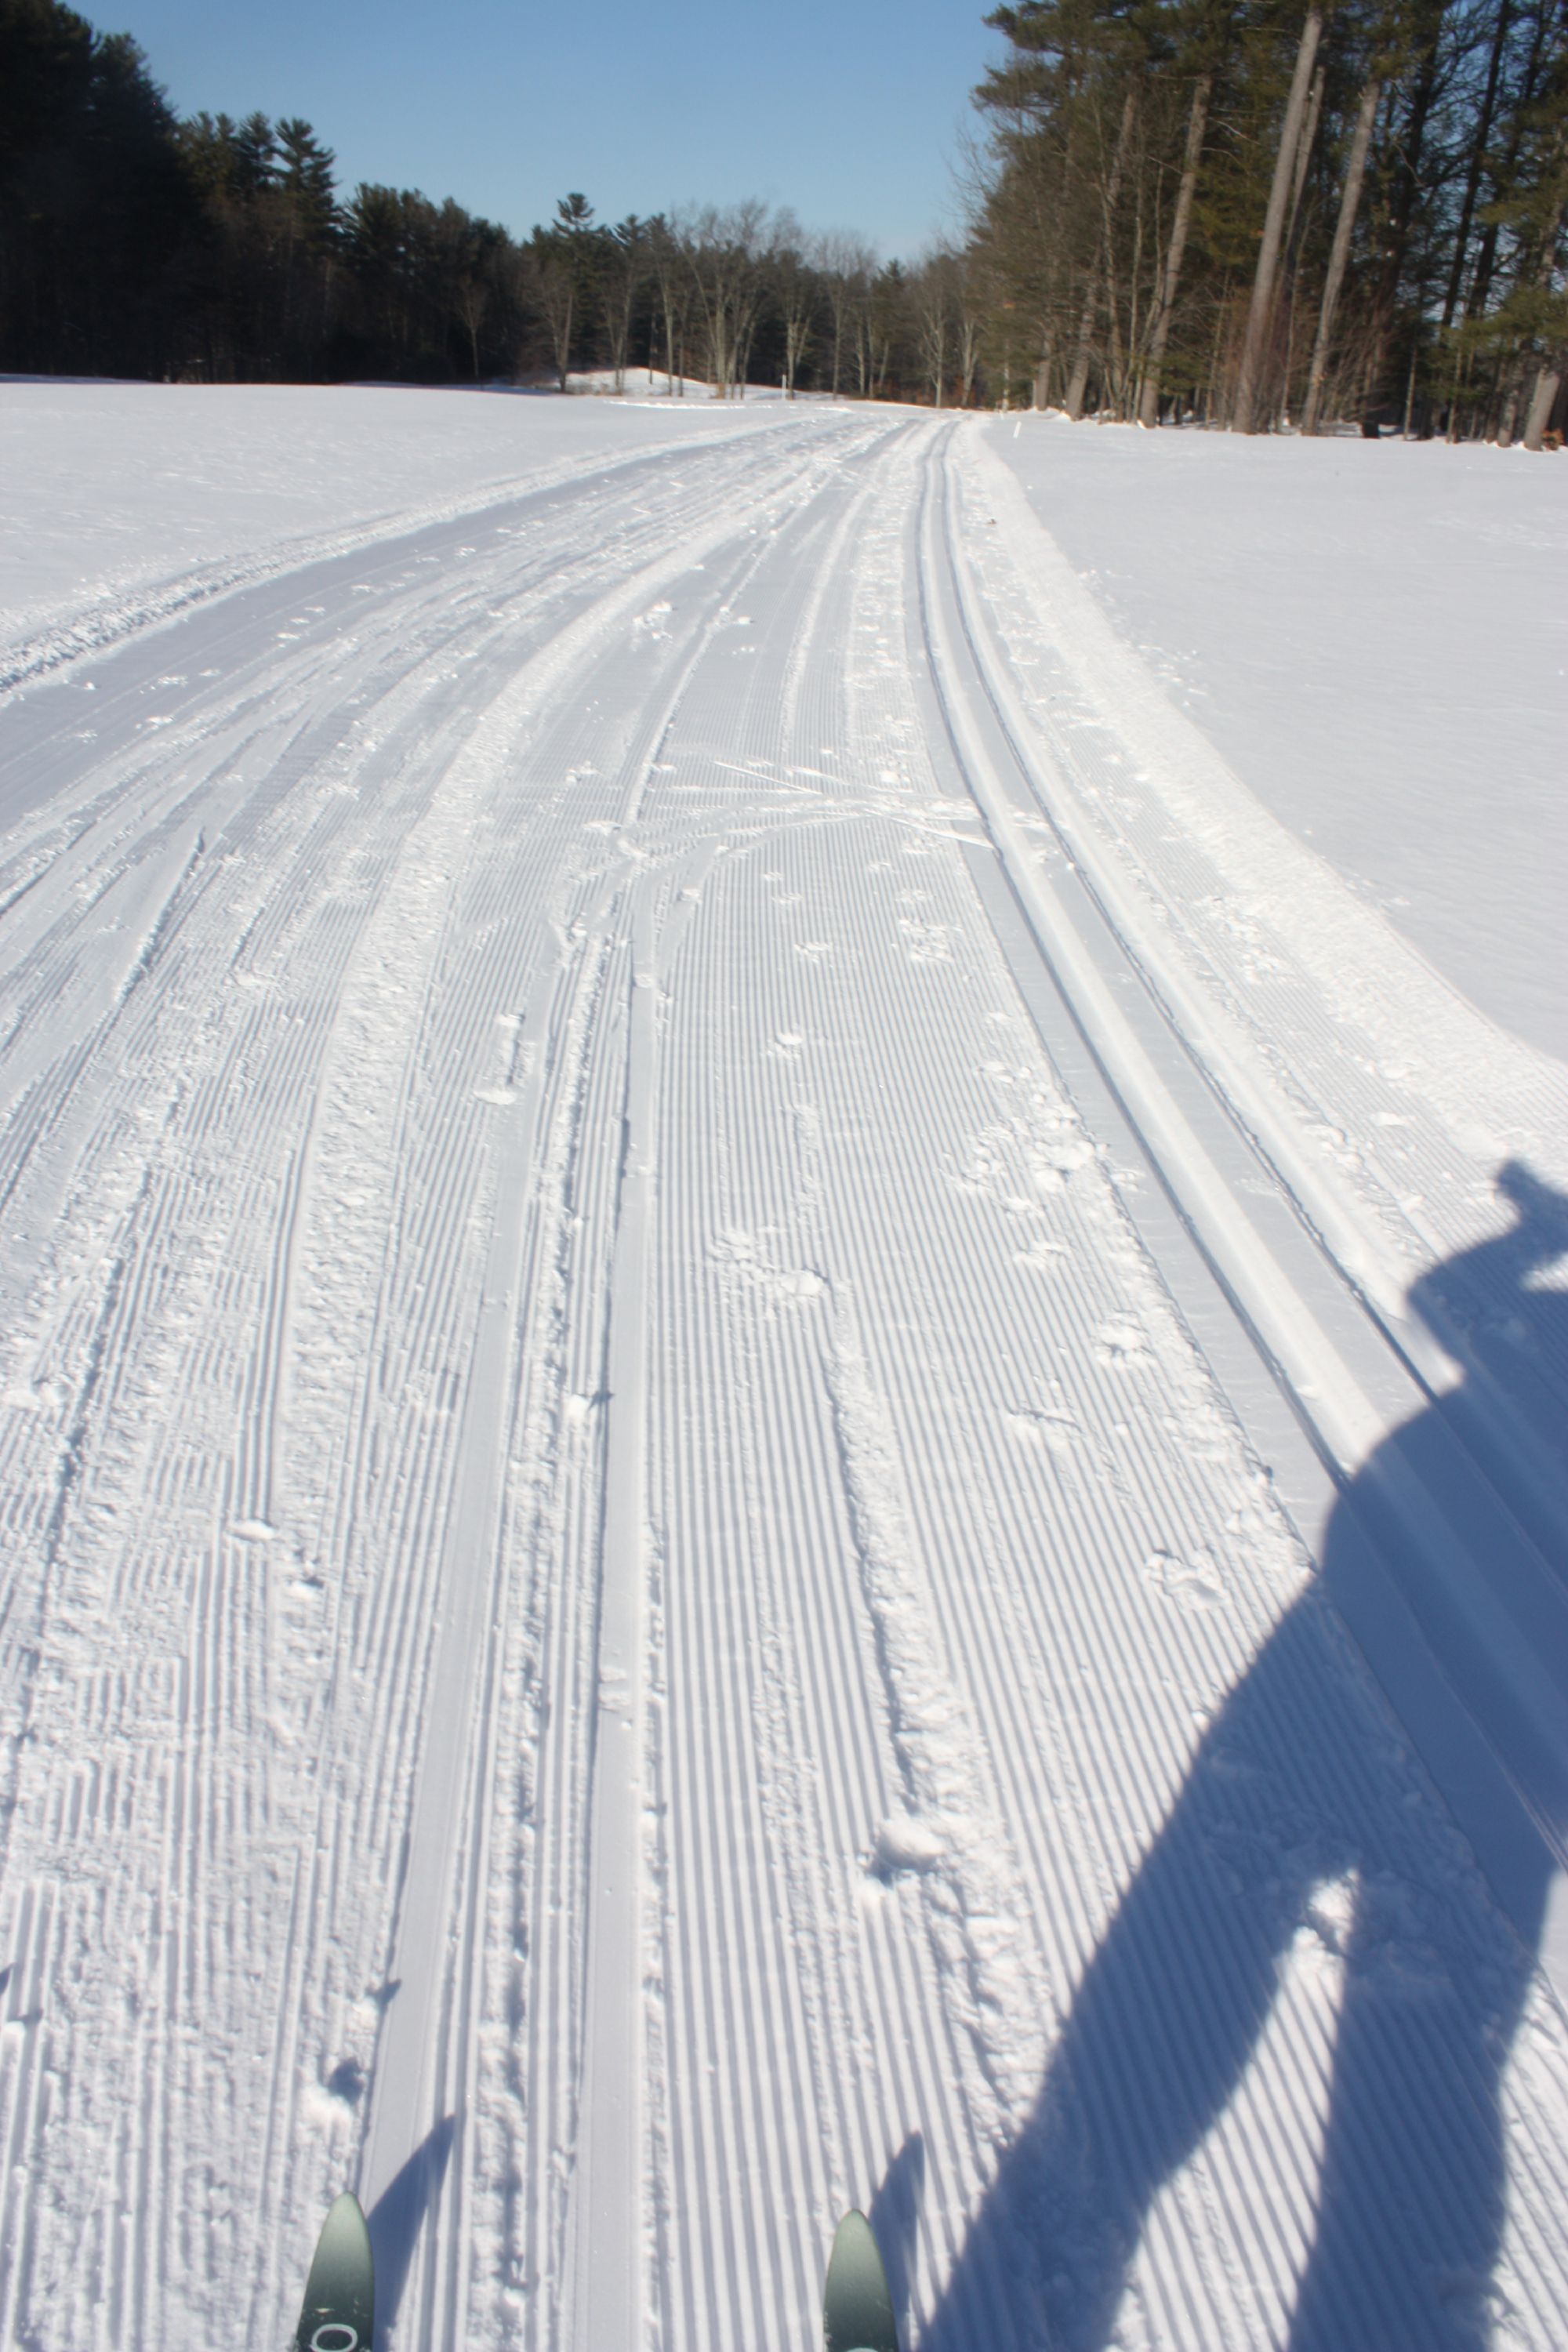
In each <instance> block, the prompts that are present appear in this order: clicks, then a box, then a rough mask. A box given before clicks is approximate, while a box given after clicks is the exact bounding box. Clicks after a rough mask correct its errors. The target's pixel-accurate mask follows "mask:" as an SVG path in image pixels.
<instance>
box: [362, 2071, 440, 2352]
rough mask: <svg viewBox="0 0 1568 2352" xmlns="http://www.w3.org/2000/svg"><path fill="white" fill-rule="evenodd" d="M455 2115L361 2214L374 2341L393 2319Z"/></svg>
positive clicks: (389, 2327)
mask: <svg viewBox="0 0 1568 2352" xmlns="http://www.w3.org/2000/svg"><path fill="white" fill-rule="evenodd" d="M457 2129H458V2118H457V2116H443V2118H442V2120H441V2121H440V2122H439V2123H438V2124H437V2126H436V2127H435V2129H434V2130H433V2131H431V2132H430V2133H428V2134H427V2135H426V2138H425V2139H424V2140H422V2141H421V2143H420V2145H419V2146H418V2147H416V2149H415V2151H414V2153H413V2155H412V2156H411V2157H410V2158H409V2159H408V2161H407V2163H406V2164H405V2166H404V2167H403V2168H402V2170H401V2171H400V2172H399V2173H397V2174H396V2176H395V2178H394V2179H392V2180H390V2181H388V2183H387V2185H386V2187H385V2188H384V2189H383V2190H382V2192H381V2195H380V2196H379V2197H378V2198H377V2199H376V2200H375V2203H374V2205H373V2206H372V2207H371V2209H370V2211H369V2212H368V2213H367V2214H366V2216H365V2223H366V2227H367V2228H368V2229H369V2231H370V2244H371V2252H372V2255H373V2256H374V2262H375V2340H376V2342H377V2344H378V2345H381V2344H384V2343H385V2342H386V2340H387V2337H388V2336H389V2334H390V2333H391V2330H392V2326H393V2324H394V2322H395V2320H396V2317H397V2313H398V2306H399V2305H401V2303H402V2301H403V2290H404V2287H405V2285H406V2284H407V2280H408V2269H409V2264H410V2263H412V2262H413V2259H414V2248H415V2245H416V2242H417V2241H418V2237H419V2231H420V2229H421V2227H422V2225H423V2223H424V2220H425V2216H426V2213H427V2212H428V2210H429V2209H430V2207H431V2206H432V2205H434V2203H435V2202H436V2200H437V2197H438V2196H439V2195H440V2193H441V2182H442V2180H443V2179H444V2178H445V2176H446V2170H447V2158H448V2157H449V2156H450V2155H451V2152H452V2141H453V2139H454V2137H456V2135H457Z"/></svg>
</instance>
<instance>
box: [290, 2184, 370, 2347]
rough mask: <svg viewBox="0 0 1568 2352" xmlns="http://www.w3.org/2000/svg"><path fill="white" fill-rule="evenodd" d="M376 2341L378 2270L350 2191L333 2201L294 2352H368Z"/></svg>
mask: <svg viewBox="0 0 1568 2352" xmlns="http://www.w3.org/2000/svg"><path fill="white" fill-rule="evenodd" d="M374 2335H375V2264H374V2259H373V2257H372V2254H371V2250H370V2231H369V2229H368V2228H367V2227H366V2225H365V2218H364V2214H363V2210H362V2209H361V2206H360V2201H359V2199H358V2198H357V2197H356V2196H354V2195H353V2191H352V2190H350V2189H344V2191H343V2193H342V2196H341V2197H339V2198H336V2199H335V2200H333V2203H332V2207H331V2211H330V2212H329V2213H328V2215H327V2218H326V2220H325V2221H323V2222H322V2224H321V2236H320V2237H319V2238H318V2239H317V2241H316V2252H315V2254H314V2257H313V2258H312V2260H311V2263H310V2277H309V2278H308V2279H307V2280H306V2281H305V2301H304V2305H303V2307H302V2309H301V2310H300V2326H299V2328H298V2330H297V2332H296V2334H295V2338H294V2342H295V2347H296V2352H370V2348H371V2344H372V2341H373V2339H374Z"/></svg>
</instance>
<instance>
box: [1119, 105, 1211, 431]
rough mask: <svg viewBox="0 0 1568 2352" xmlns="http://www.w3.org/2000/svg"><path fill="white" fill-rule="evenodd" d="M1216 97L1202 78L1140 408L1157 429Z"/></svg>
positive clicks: (1189, 129) (1141, 419)
mask: <svg viewBox="0 0 1568 2352" xmlns="http://www.w3.org/2000/svg"><path fill="white" fill-rule="evenodd" d="M1213 93H1214V76H1213V74H1207V73H1205V74H1200V75H1199V76H1198V79H1197V80H1196V82H1195V83H1194V87H1193V110H1192V112H1191V114H1190V115H1189V116H1188V118H1187V146H1186V152H1185V154H1184V156H1183V157H1182V183H1181V186H1180V187H1179V188H1178V190H1177V192H1176V216H1175V218H1174V220H1173V222H1172V223H1171V243H1170V247H1169V250H1168V251H1167V253H1166V255H1165V267H1164V269H1163V273H1162V275H1161V278H1160V289H1159V292H1158V294H1157V295H1156V296H1155V300H1154V323H1153V329H1152V332H1151V334H1150V337H1149V359H1148V364H1147V369H1146V372H1145V373H1144V377H1143V396H1142V400H1141V401H1140V403H1139V406H1138V422H1139V424H1140V425H1158V423H1159V421H1160V371H1161V369H1162V368H1163V365H1164V363H1165V345H1166V343H1167V342H1168V341H1170V336H1171V318H1172V314H1173V311H1174V310H1175V307H1176V287H1177V285H1178V283H1179V281H1180V279H1181V275H1182V257H1183V255H1184V253H1185V252H1186V249H1187V228H1188V226H1189V224H1190V222H1191V220H1192V217H1193V193H1194V189H1195V188H1196V186H1197V184H1198V158H1199V157H1200V155H1201V154H1202V153H1203V145H1204V131H1205V128H1206V127H1207V123H1208V111H1209V100H1210V98H1211V97H1212V95H1213Z"/></svg>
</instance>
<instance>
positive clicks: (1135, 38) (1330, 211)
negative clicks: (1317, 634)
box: [966, 0, 1568, 446]
mask: <svg viewBox="0 0 1568 2352" xmlns="http://www.w3.org/2000/svg"><path fill="white" fill-rule="evenodd" d="M988 22H989V23H990V24H992V25H993V26H994V27H995V28H996V29H997V30H999V31H1000V32H1002V33H1003V34H1004V35H1005V37H1006V41H1007V46H1008V54H1007V56H1006V58H1005V61H1004V62H1003V63H1002V64H1001V65H999V66H998V67H997V68H995V69H994V71H993V72H992V73H991V74H990V75H989V76H988V77H987V79H986V81H985V82H984V85H983V87H982V88H981V89H980V90H979V91H977V92H976V100H977V103H978V104H979V106H980V108H981V110H982V114H983V118H984V121H985V124H986V139H985V143H984V149H983V152H982V155H981V157H980V159H979V171H978V184H977V187H976V194H975V218H974V234H973V240H972V243H971V246H970V248H969V252H968V255H967V257H966V258H967V262H968V266H969V268H971V269H972V270H973V271H974V272H976V273H977V274H979V275H980V276H981V278H983V279H984V289H985V291H984V302H983V307H984V313H985V331H984V338H983V377H984V382H985V383H986V385H987V387H988V389H990V390H991V391H992V392H993V393H997V392H999V393H1000V395H1001V396H1002V397H1005V398H1013V399H1019V398H1023V399H1032V400H1034V401H1035V402H1037V403H1038V404H1041V405H1044V404H1047V403H1049V404H1060V405H1061V406H1063V407H1065V408H1066V409H1067V410H1068V413H1069V414H1071V415H1075V416H1076V415H1083V414H1085V413H1086V412H1088V411H1090V410H1093V411H1095V412H1098V413H1099V414H1101V415H1112V416H1117V417H1123V418H1139V419H1141V420H1142V422H1143V423H1144V424H1146V425H1152V424H1154V423H1156V422H1157V421H1159V420H1161V419H1162V418H1164V419H1170V418H1173V417H1176V416H1187V415H1195V416H1197V417H1200V418H1203V419H1205V420H1208V421H1211V422H1218V423H1223V424H1227V425H1233V426H1237V427H1239V428H1240V429H1242V430H1244V431H1258V430H1267V429H1269V428H1270V427H1272V426H1275V425H1282V424H1287V423H1289V424H1292V425H1300V426H1302V427H1304V428H1305V429H1306V430H1308V431H1312V430H1314V429H1317V428H1319V427H1321V425H1324V424H1326V423H1328V422H1329V421H1331V420H1335V419H1344V418H1352V419H1357V420H1359V421H1360V422H1361V424H1362V425H1363V430H1366V431H1368V432H1373V431H1375V430H1377V429H1378V427H1379V426H1380V425H1395V426H1401V427H1403V428H1404V429H1405V431H1407V432H1408V431H1415V432H1419V433H1431V432H1443V433H1447V434H1448V435H1449V436H1452V437H1455V438H1458V437H1461V436H1480V435H1485V436H1489V437H1492V438H1500V439H1503V440H1509V439H1511V438H1513V437H1514V436H1515V435H1516V434H1517V433H1519V432H1521V431H1523V432H1524V434H1525V436H1526V437H1527V438H1528V439H1530V440H1531V442H1532V443H1533V444H1534V445H1535V446H1540V443H1541V441H1542V437H1543V436H1547V435H1548V434H1549V433H1550V432H1551V429H1552V425H1553V423H1555V425H1556V426H1557V427H1558V429H1559V431H1560V430H1561V426H1562V424H1563V405H1564V374H1565V367H1564V352H1565V349H1568V298H1565V296H1564V292H1563V270H1562V254H1563V233H1564V226H1565V220H1568V5H1564V0H1389V5H1384V0H1370V5H1369V0H1360V5H1357V0H1349V5H1341V6H1338V7H1331V6H1330V5H1324V0H1308V5H1305V6H1304V5H1303V0H1250V4H1249V0H1239V5H1238V0H1142V5H1139V4H1138V0H1135V5H1126V0H1019V5H1015V6H1004V7H1001V8H998V9H997V10H996V12H995V13H994V16H991V17H990V18H989V19H988Z"/></svg>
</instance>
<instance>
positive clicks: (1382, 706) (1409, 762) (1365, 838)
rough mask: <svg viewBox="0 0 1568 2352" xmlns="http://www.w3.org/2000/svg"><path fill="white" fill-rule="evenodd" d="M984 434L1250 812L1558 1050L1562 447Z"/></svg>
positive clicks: (1565, 539)
mask: <svg viewBox="0 0 1568 2352" xmlns="http://www.w3.org/2000/svg"><path fill="white" fill-rule="evenodd" d="M992 438H993V440H994V444H995V446H996V447H997V449H998V451H999V452H1000V454H1001V455H1002V456H1003V457H1005V458H1006V459H1007V461H1008V463H1009V464H1010V465H1011V466H1012V467H1013V468H1014V469H1015V471H1016V473H1017V475H1018V478H1019V479H1020V480H1021V481H1022V482H1023V484H1024V485H1025V487H1026V489H1027V491H1028V494H1029V499H1030V502H1031V504H1032V505H1033V507H1034V509H1035V511H1036V513H1037V515H1038V516H1039V518H1040V520H1042V522H1044V524H1045V525H1046V527H1047V530H1049V531H1050V532H1051V534H1052V536H1053V537H1054V538H1055V539H1056V541H1058V545H1059V546H1060V547H1061V548H1062V550H1063V551H1064V552H1065V553H1066V555H1067V556H1068V561H1069V562H1071V563H1072V564H1073V565H1074V567H1075V569H1076V570H1077V571H1078V572H1079V574H1080V575H1081V576H1082V577H1084V578H1085V579H1087V580H1088V581H1089V583H1091V585H1092V586H1093V588H1094V591H1095V593H1096V596H1097V597H1098V598H1099V600H1100V603H1101V604H1103V605H1104V606H1105V607H1106V609H1107V610H1108V611H1109V612H1110V614H1111V616H1112V618H1113V619H1114V620H1115V621H1116V622H1117V625H1119V627H1121V629H1122V631H1123V632H1124V634H1126V635H1128V636H1130V637H1131V639H1132V641H1133V642H1134V644H1136V645H1137V646H1139V648H1140V649H1141V650H1142V653H1143V654H1144V656H1145V657H1146V658H1147V659H1148V660H1149V662H1150V664H1151V666H1152V667H1153V668H1154V670H1155V671H1156V673H1157V675H1158V676H1159V677H1161V679H1162V680H1163V683H1164V684H1165V685H1166V687H1167V688H1168V689H1169V690H1170V691H1171V693H1172V694H1173V698H1174V699H1175V701H1176V702H1177V703H1178V704H1179V705H1180V707H1181V708H1182V709H1184V710H1186V711H1188V712H1190V713H1191V715H1192V716H1193V717H1194V719H1196V720H1197V723H1198V725H1199V726H1200V727H1202V728H1203V730H1205V734H1207V735H1208V736H1209V738H1210V740H1212V741H1213V742H1214V743H1215V745H1216V746H1217V747H1218V749H1219V750H1220V751H1222V752H1223V753H1224V754H1225V756H1226V759H1227V760H1228V761H1230V762H1231V764H1232V766H1233V767H1235V768H1236V770H1237V772H1238V773H1239V774H1240V775H1241V776H1242V778H1243V779H1244V780H1245V782H1247V784H1249V785H1250V786H1251V788H1252V790H1253V791H1254V792H1255V793H1258V796H1259V797H1260V798H1261V799H1262V800H1263V802H1264V803H1265V804H1266V806H1267V807H1268V808H1269V809H1270V810H1271V811H1272V812H1273V814H1275V815H1276V816H1277V817H1279V819H1280V820H1281V822H1282V823H1283V824H1288V825H1289V826H1290V827H1291V828H1292V829H1293V830H1294V831H1295V832H1296V833H1298V834H1300V835H1301V836H1302V837H1303V838H1305V839H1307V840H1310V842H1311V844H1312V845H1313V847H1314V848H1315V849H1317V850H1319V851H1321V854H1322V855H1323V856H1325V857H1327V858H1329V859H1331V861H1332V863H1333V864H1334V865H1335V866H1337V867H1338V869H1339V871H1340V873H1341V874H1342V875H1343V876H1345V877H1346V878H1347V879H1348V880H1350V881H1351V882H1352V884H1353V885H1354V886H1355V887H1357V888H1358V889H1359V890H1360V891H1361V892H1362V893H1363V895H1364V896H1366V897H1368V898H1370V899H1371V900H1372V901H1373V903H1374V904H1375V905H1377V906H1379V907H1381V908H1384V911H1385V912H1386V913H1387V914H1389V915H1390V916H1391V917H1392V918H1393V919H1394V922H1395V923H1396V924H1397V925H1398V927H1399V928H1400V929H1401V930H1403V931H1405V933H1406V935H1407V936H1408V937H1409V938H1410V939H1412V940H1414V941H1415V944H1416V945H1417V946H1418V947H1419V948H1420V949H1421V950H1422V951H1423V953H1424V954H1426V955H1427V956H1429V957H1430V958H1431V960H1432V961H1433V962H1434V963H1435V964H1436V966H1437V968H1438V970H1439V971H1442V972H1444V973H1445V974H1446V975H1447V978H1448V979H1449V980H1451V981H1453V982H1454V983H1455V985H1456V986H1457V987H1458V988H1461V989H1462V990H1463V991H1464V992H1465V993H1466V995H1468V996H1469V997H1470V998H1472V999H1473V1001H1474V1002H1475V1003H1477V1004H1479V1005H1480V1007H1481V1008H1482V1010H1483V1011H1484V1012H1487V1013H1490V1014H1491V1016H1492V1018H1493V1020H1495V1021H1500V1022H1501V1023H1503V1024H1505V1025H1506V1026H1508V1027H1510V1028H1511V1029H1514V1030H1515V1031H1517V1033H1518V1034H1520V1035H1521V1037H1525V1038H1528V1039H1529V1040H1530V1042H1531V1044H1532V1045H1540V1046H1542V1047H1544V1048H1545V1049H1546V1051H1548V1052H1549V1053H1555V1054H1557V1055H1568V923H1564V921H1563V894H1564V890H1565V889H1568V794H1565V793H1564V792H1563V767H1564V758H1565V754H1564V746H1568V631H1565V630H1564V627H1563V602H1564V597H1565V594H1568V466H1553V465H1551V464H1544V465H1543V464H1541V463H1540V462H1538V460H1537V458H1536V457H1532V456H1531V455H1530V454H1529V453H1528V452H1527V451H1525V450H1523V449H1511V450H1498V449H1489V448H1483V447H1478V446H1468V445H1467V446H1463V447H1461V448H1457V449H1449V448H1447V447H1445V446H1443V444H1442V443H1440V442H1431V441H1428V442H1404V441H1392V440H1384V441H1379V442H1375V443H1374V442H1369V441H1363V440H1362V439H1361V438H1360V437H1359V436H1356V437H1353V438H1349V437H1347V438H1345V439H1342V440H1337V441H1334V442H1331V444H1329V445H1328V446H1326V447H1325V446H1323V445H1322V444H1321V443H1315V442H1309V441H1299V440H1291V439H1279V440H1268V439H1265V440H1256V441H1246V442H1243V443H1241V444H1240V445H1239V446H1238V445H1237V443H1236V442H1235V441H1234V440H1232V439H1231V438H1230V437H1229V436H1227V435H1220V434H1211V433H1182V434H1172V433H1162V434H1156V435H1150V434H1146V433H1140V432H1138V431H1136V430H1135V429H1133V428H1131V427H1124V426H1110V427H1108V428H1106V429H1104V430H1100V429H1099V428H1097V429H1096V430H1095V431H1093V432H1092V433H1089V432H1084V431H1082V430H1081V429H1078V428H1075V427H1073V426H1071V425H1065V424H1063V423H1062V422H1061V421H1060V420H1059V419H1058V418H1056V417H1050V418H1046V417H1037V416H1029V417H1023V418H1013V419H1011V420H1003V421H1001V422H999V423H998V424H997V425H994V426H993V427H992Z"/></svg>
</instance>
